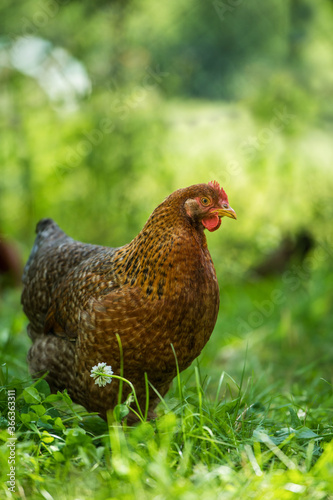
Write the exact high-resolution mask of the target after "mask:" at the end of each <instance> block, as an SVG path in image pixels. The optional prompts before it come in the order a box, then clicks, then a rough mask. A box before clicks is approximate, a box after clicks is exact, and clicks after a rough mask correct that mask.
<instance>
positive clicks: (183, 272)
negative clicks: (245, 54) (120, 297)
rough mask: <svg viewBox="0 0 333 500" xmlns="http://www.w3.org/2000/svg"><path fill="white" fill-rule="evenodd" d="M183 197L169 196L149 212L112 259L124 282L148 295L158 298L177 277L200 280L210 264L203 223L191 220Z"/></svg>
mask: <svg viewBox="0 0 333 500" xmlns="http://www.w3.org/2000/svg"><path fill="white" fill-rule="evenodd" d="M187 198H188V195H186V194H185V193H184V194H183V196H178V197H174V196H173V195H171V196H169V197H168V198H167V199H166V200H165V201H164V202H163V203H161V204H160V205H159V206H158V207H157V208H156V209H155V210H154V212H153V213H152V214H151V216H150V217H149V219H148V221H147V223H146V224H145V226H144V227H143V229H142V231H141V232H140V233H139V234H138V235H137V236H136V237H135V238H134V239H133V240H132V241H131V242H130V243H128V244H127V245H125V246H123V247H121V248H119V249H118V250H117V252H116V255H115V257H114V260H113V264H114V268H115V270H116V272H117V275H118V277H119V279H120V280H121V282H122V283H123V284H125V285H126V284H127V285H132V286H140V287H141V288H143V289H144V291H145V294H146V295H147V297H151V298H153V297H159V298H161V297H162V296H163V295H164V293H165V292H166V290H167V291H168V292H170V287H172V286H177V281H178V280H181V279H182V280H184V279H185V280H186V276H189V279H190V280H191V281H192V280H193V279H196V280H197V281H198V282H200V279H201V278H200V275H199V273H201V275H202V267H203V266H204V267H205V266H206V265H208V266H209V267H212V266H213V264H212V261H211V258H210V255H209V252H208V249H207V242H206V237H205V234H204V229H203V226H202V224H199V223H196V222H195V221H193V220H192V219H190V218H189V217H188V216H187V215H186V212H185V209H184V201H185V200H186V199H187Z"/></svg>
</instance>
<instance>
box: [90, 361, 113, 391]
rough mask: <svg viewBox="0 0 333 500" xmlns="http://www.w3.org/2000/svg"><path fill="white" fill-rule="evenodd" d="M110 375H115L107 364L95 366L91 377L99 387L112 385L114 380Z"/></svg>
mask: <svg viewBox="0 0 333 500" xmlns="http://www.w3.org/2000/svg"><path fill="white" fill-rule="evenodd" d="M110 375H113V371H112V368H111V366H108V365H107V364H106V363H98V365H95V366H93V367H92V369H91V373H90V376H91V377H92V378H94V379H95V384H97V385H98V386H99V387H104V386H106V384H111V382H112V378H111V376H110Z"/></svg>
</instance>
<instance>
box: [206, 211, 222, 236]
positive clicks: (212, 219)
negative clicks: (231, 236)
mask: <svg viewBox="0 0 333 500" xmlns="http://www.w3.org/2000/svg"><path fill="white" fill-rule="evenodd" d="M202 223H203V225H204V226H205V228H206V229H208V231H210V232H213V231H216V229H218V228H219V227H220V225H221V219H220V217H219V216H218V215H217V214H212V215H209V216H208V217H205V218H204V219H202Z"/></svg>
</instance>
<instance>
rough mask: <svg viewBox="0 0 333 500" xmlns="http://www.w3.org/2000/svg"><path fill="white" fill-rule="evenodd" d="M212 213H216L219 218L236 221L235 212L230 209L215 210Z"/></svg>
mask: <svg viewBox="0 0 333 500" xmlns="http://www.w3.org/2000/svg"><path fill="white" fill-rule="evenodd" d="M213 212H214V213H216V214H217V215H218V216H219V217H230V218H231V219H237V215H236V212H235V210H234V209H233V208H231V207H228V208H218V209H216V210H213Z"/></svg>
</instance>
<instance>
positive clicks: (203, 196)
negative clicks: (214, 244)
mask: <svg viewBox="0 0 333 500" xmlns="http://www.w3.org/2000/svg"><path fill="white" fill-rule="evenodd" d="M188 194H189V197H188V198H187V200H186V201H185V203H184V208H185V212H186V215H187V216H188V217H190V218H191V219H192V220H193V221H194V222H197V223H201V224H203V226H204V227H205V228H206V229H208V231H216V229H218V228H219V227H220V225H221V218H222V217H224V216H226V217H231V218H232V219H237V217H236V213H235V211H234V210H233V209H232V208H231V207H230V205H229V201H228V196H227V194H226V192H225V191H224V189H223V188H222V187H220V185H219V183H218V182H217V181H211V182H209V183H208V184H198V185H196V186H191V187H190V188H188Z"/></svg>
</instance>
